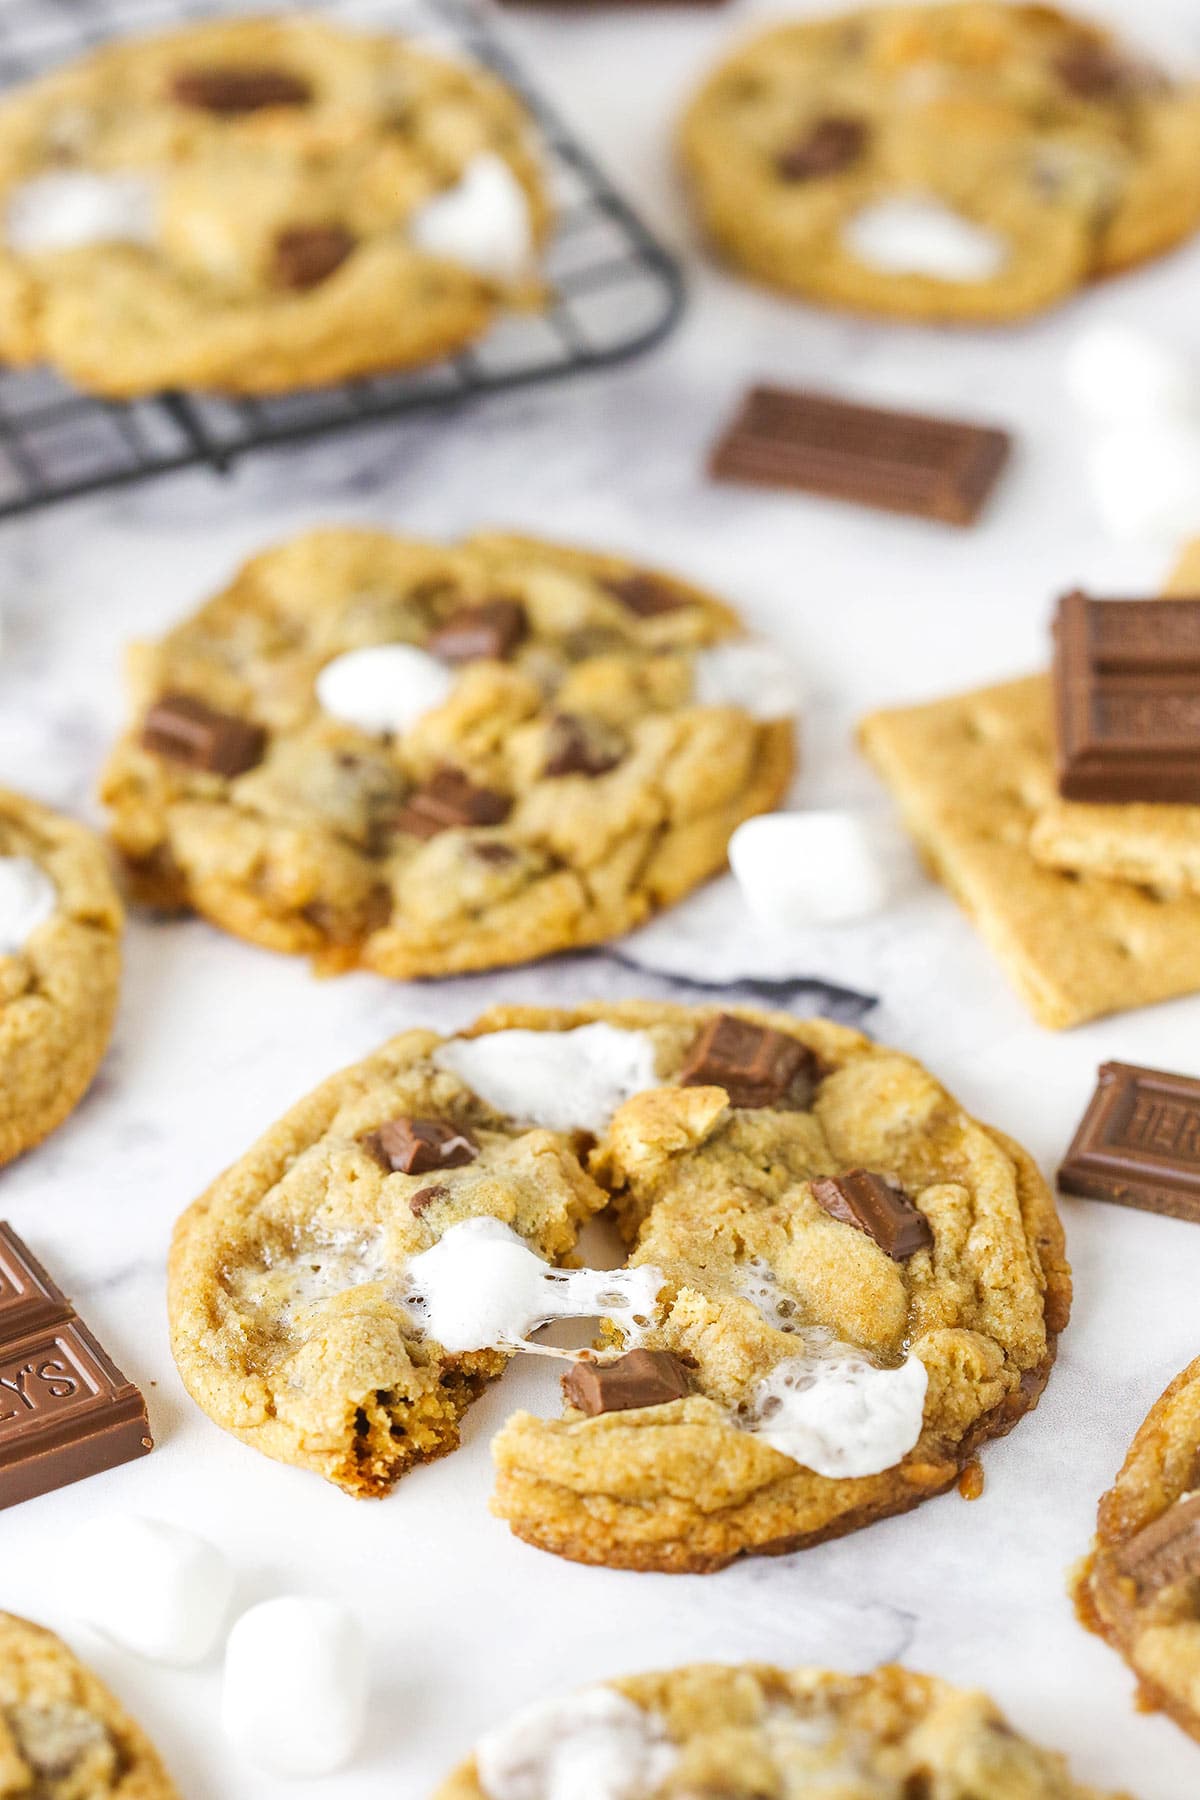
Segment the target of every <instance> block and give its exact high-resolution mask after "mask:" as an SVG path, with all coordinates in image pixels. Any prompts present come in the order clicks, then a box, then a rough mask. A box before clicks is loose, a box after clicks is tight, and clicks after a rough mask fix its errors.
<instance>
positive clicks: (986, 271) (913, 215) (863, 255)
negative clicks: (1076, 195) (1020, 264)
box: [843, 197, 1008, 281]
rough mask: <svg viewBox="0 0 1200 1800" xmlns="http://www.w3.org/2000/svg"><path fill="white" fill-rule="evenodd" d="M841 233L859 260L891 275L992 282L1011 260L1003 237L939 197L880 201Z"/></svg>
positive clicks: (852, 220)
mask: <svg viewBox="0 0 1200 1800" xmlns="http://www.w3.org/2000/svg"><path fill="white" fill-rule="evenodd" d="M843 235H844V238H845V242H846V246H847V248H848V249H849V250H850V251H851V252H852V254H853V255H854V256H856V257H857V258H858V260H859V262H863V263H866V264H867V265H868V266H869V267H870V268H872V269H879V270H881V271H882V272H883V273H884V274H887V275H933V276H936V277H937V279H938V280H939V281H988V280H990V278H991V277H992V276H993V275H998V274H999V272H1000V270H1001V269H1002V268H1003V267H1004V265H1005V263H1006V262H1007V261H1008V246H1007V244H1006V243H1005V241H1004V239H1003V238H1002V237H999V236H997V234H996V233H995V232H994V231H988V230H987V229H986V228H985V227H984V226H982V225H976V224H975V223H974V222H973V221H972V220H970V219H965V218H964V217H963V215H962V214H961V213H957V212H952V211H951V210H950V208H949V207H947V206H943V205H942V204H941V203H940V201H937V200H926V199H917V198H915V197H914V198H908V199H897V200H878V201H876V202H875V203H874V204H873V205H871V206H865V207H863V208H862V210H861V211H860V212H857V213H855V215H854V217H853V218H852V219H851V220H850V221H849V223H848V224H847V225H846V227H845V230H844V234H843Z"/></svg>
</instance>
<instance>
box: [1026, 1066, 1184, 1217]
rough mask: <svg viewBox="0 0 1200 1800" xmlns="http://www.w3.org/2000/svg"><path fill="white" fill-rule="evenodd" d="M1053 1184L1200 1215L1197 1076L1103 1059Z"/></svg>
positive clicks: (1132, 1203)
mask: <svg viewBox="0 0 1200 1800" xmlns="http://www.w3.org/2000/svg"><path fill="white" fill-rule="evenodd" d="M1058 1185H1059V1187H1060V1188H1061V1189H1062V1191H1063V1192H1064V1194H1082V1195H1084V1196H1085V1197H1086V1198H1087V1199H1091V1200H1109V1201H1111V1202H1113V1203H1114V1204H1115V1205H1117V1206H1135V1207H1139V1208H1140V1209H1141V1210H1142V1211H1143V1212H1156V1213H1169V1214H1170V1215H1171V1217H1172V1218H1176V1219H1191V1220H1198V1221H1200V1080H1195V1079H1194V1078H1193V1077H1191V1076H1188V1075H1168V1074H1165V1073H1163V1072H1162V1071H1161V1070H1159V1069H1142V1068H1138V1067H1137V1066H1136V1065H1134V1064H1132V1063H1118V1062H1110V1063H1104V1064H1103V1065H1102V1066H1101V1068H1100V1071H1099V1075H1098V1079H1097V1085H1096V1092H1095V1094H1094V1095H1093V1096H1092V1099H1091V1102H1090V1104H1089V1106H1088V1109H1087V1111H1086V1113H1085V1114H1084V1115H1083V1119H1082V1121H1081V1122H1080V1126H1079V1129H1078V1131H1077V1132H1076V1133H1075V1139H1074V1142H1073V1143H1072V1145H1071V1147H1070V1149H1069V1150H1068V1151H1067V1154H1066V1158H1065V1160H1064V1162H1063V1165H1062V1168H1061V1169H1060V1170H1059V1172H1058Z"/></svg>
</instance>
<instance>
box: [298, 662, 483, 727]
mask: <svg viewBox="0 0 1200 1800" xmlns="http://www.w3.org/2000/svg"><path fill="white" fill-rule="evenodd" d="M453 687H454V676H453V674H452V673H451V671H450V670H449V669H448V668H447V667H446V665H445V663H441V662H439V661H438V659H437V657H436V656H430V654H429V652H428V651H427V650H418V649H417V647H416V645H415V644H366V645H364V646H363V647H362V649H359V650H347V652H346V654H345V655H344V656H335V657H334V659H333V661H332V662H328V663H326V664H325V667H324V668H323V669H322V670H321V673H320V674H319V675H318V676H317V682H316V690H317V699H318V701H319V702H320V704H321V706H322V707H323V708H324V710H325V711H326V712H327V713H329V715H330V716H331V717H332V718H334V719H340V720H341V721H342V723H343V724H344V725H356V726H357V727H358V729H359V730H360V731H370V732H375V733H384V732H390V733H392V734H393V735H396V736H398V735H399V734H400V733H401V732H404V731H408V730H410V729H411V728H412V726H414V725H415V724H416V723H417V720H418V719H422V718H424V716H425V714H426V713H429V712H433V711H434V710H435V708H436V707H439V706H441V705H443V704H444V702H445V701H446V700H448V699H449V697H450V692H451V690H452V688H453Z"/></svg>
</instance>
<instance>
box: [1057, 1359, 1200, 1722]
mask: <svg viewBox="0 0 1200 1800" xmlns="http://www.w3.org/2000/svg"><path fill="white" fill-rule="evenodd" d="M1198 1595H1200V1358H1198V1359H1197V1360H1196V1361H1195V1362H1193V1363H1190V1364H1189V1365H1188V1367H1187V1368H1186V1369H1185V1370H1184V1371H1183V1373H1182V1374H1181V1375H1179V1376H1177V1377H1176V1379H1175V1380H1174V1381H1173V1382H1172V1383H1171V1385H1170V1387H1168V1388H1167V1390H1166V1392H1165V1393H1164V1394H1162V1395H1161V1396H1160V1398H1159V1399H1158V1400H1156V1401H1155V1403H1154V1405H1153V1406H1152V1407H1151V1408H1150V1411H1149V1412H1148V1413H1147V1415H1146V1418H1145V1420H1144V1421H1143V1423H1142V1425H1141V1426H1140V1427H1139V1429H1138V1432H1137V1435H1136V1437H1135V1438H1134V1440H1133V1443H1132V1444H1131V1445H1130V1448H1129V1454H1128V1456H1127V1457H1126V1458H1125V1462H1124V1464H1123V1466H1122V1468H1121V1472H1120V1474H1119V1475H1118V1476H1117V1479H1116V1481H1115V1482H1114V1483H1113V1485H1112V1487H1111V1488H1110V1489H1109V1491H1108V1493H1107V1494H1105V1496H1104V1498H1103V1499H1102V1500H1101V1502H1100V1509H1099V1515H1098V1519H1097V1525H1096V1537H1095V1542H1094V1544H1093V1546H1092V1552H1091V1555H1090V1556H1089V1558H1088V1560H1087V1562H1086V1563H1085V1564H1084V1565H1083V1567H1082V1568H1081V1570H1080V1571H1079V1574H1078V1577H1077V1581H1076V1601H1077V1604H1078V1607H1079V1613H1080V1617H1081V1618H1082V1620H1083V1622H1084V1623H1085V1624H1086V1625H1087V1626H1088V1627H1089V1629H1091V1630H1093V1631H1096V1632H1098V1633H1099V1634H1100V1635H1101V1636H1102V1637H1104V1638H1107V1640H1108V1642H1109V1643H1110V1644H1111V1645H1112V1646H1113V1648H1114V1650H1117V1651H1118V1652H1119V1653H1120V1655H1121V1656H1123V1657H1124V1658H1125V1661H1126V1662H1127V1663H1128V1664H1129V1666H1130V1668H1131V1669H1132V1670H1133V1672H1134V1674H1135V1675H1136V1676H1137V1678H1138V1688H1139V1704H1140V1705H1142V1706H1145V1707H1149V1708H1152V1709H1155V1710H1158V1709H1161V1710H1162V1711H1163V1712H1165V1713H1168V1714H1169V1715H1170V1717H1171V1718H1172V1719H1174V1721H1175V1723H1176V1724H1177V1725H1181V1726H1182V1727H1183V1729H1184V1730H1185V1731H1186V1732H1189V1733H1190V1735H1191V1736H1192V1737H1194V1738H1198V1739H1200V1701H1198V1699H1197V1696H1198V1695H1200V1604H1198Z"/></svg>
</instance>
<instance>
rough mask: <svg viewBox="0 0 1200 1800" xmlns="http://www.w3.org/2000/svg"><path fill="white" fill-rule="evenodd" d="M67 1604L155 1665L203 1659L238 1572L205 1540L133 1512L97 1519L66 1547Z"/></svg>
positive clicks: (63, 1565)
mask: <svg viewBox="0 0 1200 1800" xmlns="http://www.w3.org/2000/svg"><path fill="white" fill-rule="evenodd" d="M59 1554H60V1558H61V1561H60V1564H59V1569H60V1578H61V1581H62V1587H63V1596H64V1600H65V1603H66V1604H67V1605H68V1606H69V1607H70V1608H71V1609H72V1611H73V1612H75V1613H77V1614H78V1616H79V1617H80V1618H81V1619H85V1620H86V1621H87V1623H88V1624H89V1625H94V1626H95V1627H96V1629H97V1631H102V1632H103V1633H104V1635H105V1637H108V1638H111V1639H112V1640H113V1642H114V1643H116V1644H120V1645H121V1647H122V1649H125V1650H132V1651H134V1652H136V1654H137V1655H138V1656H145V1657H148V1658H149V1659H150V1661H152V1662H163V1663H173V1664H175V1665H176V1666H178V1667H184V1666H186V1665H187V1664H189V1663H198V1662H202V1661H203V1659H204V1658H205V1657H206V1656H207V1655H208V1653H209V1651H210V1650H211V1649H212V1647H213V1645H214V1644H215V1643H216V1641H217V1638H218V1637H219V1635H220V1632H221V1627H222V1626H223V1625H224V1623H225V1619H226V1615H227V1614H228V1611H229V1605H230V1602H231V1600H232V1599H233V1585H234V1577H233V1570H232V1568H231V1567H230V1565H229V1563H228V1561H227V1560H226V1558H225V1557H224V1556H223V1555H222V1554H221V1552H220V1551H219V1550H218V1549H217V1548H216V1546H215V1545H214V1544H210V1543H209V1542H208V1540H207V1539H206V1538H202V1537H197V1535H196V1533H195V1532H193V1531H186V1530H184V1528H183V1527H182V1526H180V1525H167V1524H164V1523H162V1522H161V1521H160V1520H158V1519H141V1518H137V1517H136V1516H134V1515H132V1514H127V1515H125V1516H118V1517H115V1518H102V1519H93V1520H91V1521H90V1523H88V1524H87V1525H84V1526H83V1527H82V1529H81V1530H79V1531H76V1532H75V1533H74V1534H73V1535H72V1536H71V1537H70V1538H69V1539H68V1540H67V1542H66V1543H65V1544H64V1545H63V1546H61V1548H60V1552H59Z"/></svg>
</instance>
